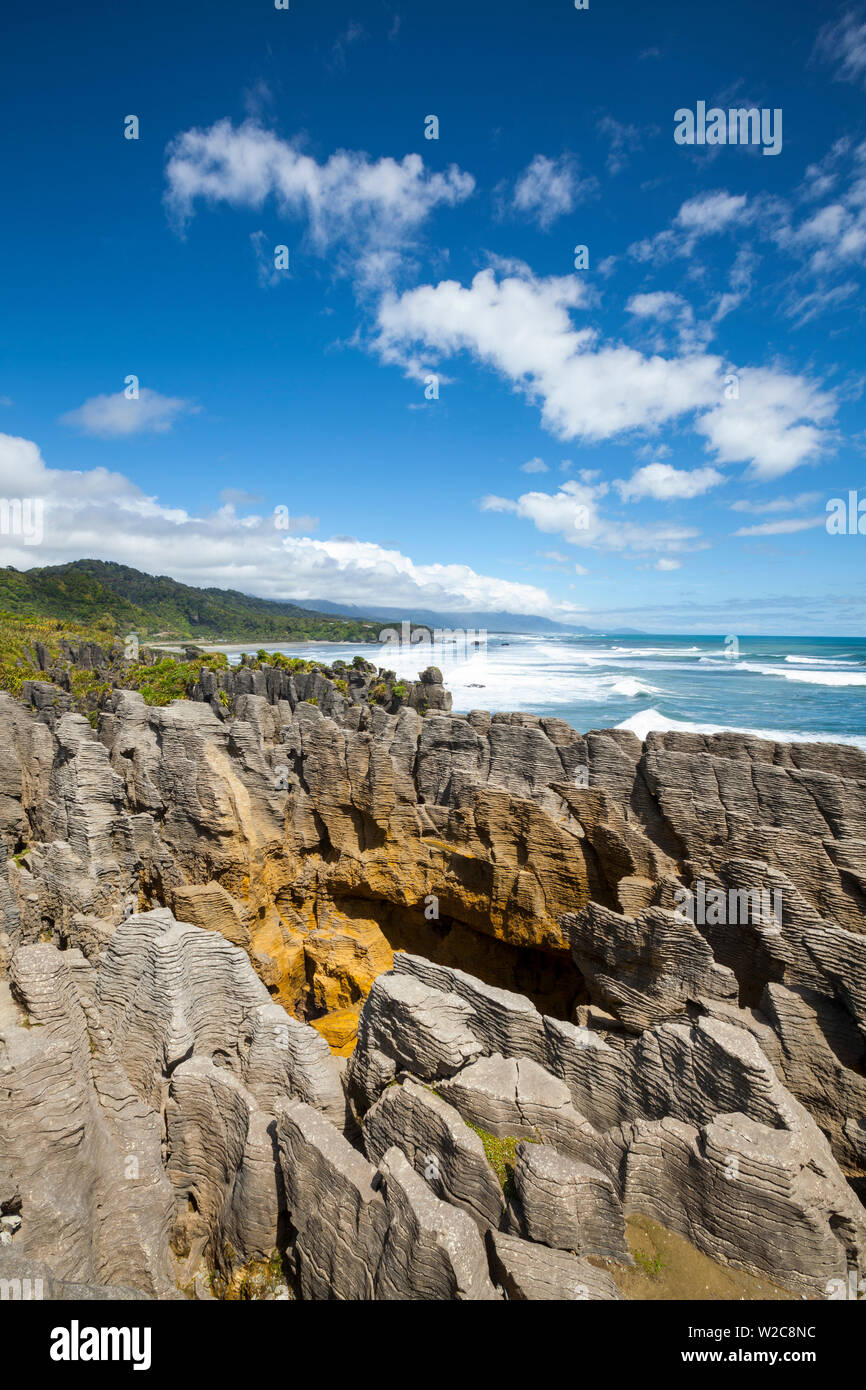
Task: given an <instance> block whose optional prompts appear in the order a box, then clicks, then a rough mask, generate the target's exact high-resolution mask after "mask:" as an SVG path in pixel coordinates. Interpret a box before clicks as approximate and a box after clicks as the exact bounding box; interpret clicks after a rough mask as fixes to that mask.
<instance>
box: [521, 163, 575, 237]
mask: <svg viewBox="0 0 866 1390" xmlns="http://www.w3.org/2000/svg"><path fill="white" fill-rule="evenodd" d="M595 187H596V180H595V179H581V178H579V176H578V172H577V163H576V161H575V159H574V158H573V156H571V155H562V156H560V158H559V159H548V158H547V156H546V155H543V154H537V155H536V156H535V158H534V159H533V160H532V162H531V163H530V164H529V165H528V166H527V167H526V168H525V169H524V171H523V173H522V174H521V175H520V177H519V178H518V179H517V182H516V183H515V185H514V193H513V195H512V199H511V205H512V207H513V208H514V209H515V210H516V211H517V212H520V213H523V214H524V215H526V216H527V217H531V218H532V219H533V221H535V222H537V223H538V225H539V226H540V227H541V228H542V229H543V230H544V231H546V230H547V228H548V227H550V226H551V224H552V223H553V222H555V221H556V219H557V218H558V217H562V216H563V215H564V214H565V213H569V212H572V211H573V210H574V208H575V207H576V206H577V204H578V202H580V201H582V200H583V199H584V198H586V197H588V196H589V195H590V194H591V193H592V192H593V191H594V190H595Z"/></svg>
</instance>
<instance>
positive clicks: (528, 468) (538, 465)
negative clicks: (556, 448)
mask: <svg viewBox="0 0 866 1390" xmlns="http://www.w3.org/2000/svg"><path fill="white" fill-rule="evenodd" d="M520 471H521V473H546V472H547V464H546V463H545V462H544V459H539V458H534V459H530V460H529V462H528V463H522V464H521V465H520Z"/></svg>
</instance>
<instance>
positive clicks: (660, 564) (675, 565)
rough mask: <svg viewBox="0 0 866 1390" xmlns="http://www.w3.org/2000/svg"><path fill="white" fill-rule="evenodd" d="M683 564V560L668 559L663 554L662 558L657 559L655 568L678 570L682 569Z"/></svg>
mask: <svg viewBox="0 0 866 1390" xmlns="http://www.w3.org/2000/svg"><path fill="white" fill-rule="evenodd" d="M682 564H683V562H682V560H668V559H666V558H665V556H662V558H661V559H660V560H656V562H655V566H654V568H655V569H657V570H678V569H682Z"/></svg>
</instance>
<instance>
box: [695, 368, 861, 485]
mask: <svg viewBox="0 0 866 1390" xmlns="http://www.w3.org/2000/svg"><path fill="white" fill-rule="evenodd" d="M738 392H739V394H738V396H737V397H736V399H734V398H731V399H728V398H725V399H723V400H721V401H720V402H719V404H718V405H716V406H715V408H714V409H712V410H710V411H708V412H707V413H706V414H705V415H703V416H701V417H700V419H698V421H697V422H696V426H695V427H696V429H697V430H698V431H699V432H700V433H701V434H704V435H706V436H707V439H708V440H709V442H710V444H711V446H712V448H713V449H714V450H715V452H716V456H717V458H718V460H719V462H720V463H736V462H740V461H741V460H743V459H748V458H750V459H751V467H750V472H751V474H752V475H753V476H754V477H756V478H778V477H781V476H782V474H784V473H789V472H790V471H791V469H792V468H796V467H797V466H798V465H799V464H801V463H805V462H807V461H809V460H814V459H817V458H818V457H819V456H820V455H821V453H822V451H823V450H824V449H826V448H827V447H828V441H827V439H826V437H825V432H824V430H823V429H822V426H825V425H827V424H828V423H829V422H830V420H831V419H832V417H833V414H834V410H835V401H834V399H833V397H832V395H830V393H829V392H826V391H822V390H820V389H819V388H818V387H816V386H815V385H814V384H813V383H812V382H810V381H809V380H808V379H807V378H806V377H803V376H789V375H788V374H786V373H784V372H780V371H777V370H776V369H775V368H769V367H751V368H749V369H747V370H746V369H744V370H743V372H742V373H741V374H740V379H739V387H738Z"/></svg>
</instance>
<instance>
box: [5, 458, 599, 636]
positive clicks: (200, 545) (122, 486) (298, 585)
mask: <svg viewBox="0 0 866 1390" xmlns="http://www.w3.org/2000/svg"><path fill="white" fill-rule="evenodd" d="M0 496H5V497H7V498H11V497H30V498H41V499H42V500H43V503H44V540H43V541H42V544H41V545H39V546H38V547H37V546H33V545H27V544H25V542H24V538H23V537H22V538H18V537H16V536H13V535H3V536H0V562H2V563H3V564H8V565H15V566H16V567H17V568H20V569H27V568H29V567H31V566H32V565H34V564H39V565H52V564H62V563H64V562H66V561H69V560H77V559H81V558H84V557H88V556H96V557H98V558H100V559H105V560H115V561H118V562H119V563H121V564H127V565H132V566H134V567H135V568H136V569H141V570H145V571H147V572H149V573H151V574H166V573H169V574H171V575H172V576H173V577H174V578H175V579H179V580H182V581H183V582H185V583H188V584H195V585H201V586H214V587H216V588H233V589H240V590H241V591H242V592H244V593H252V594H257V595H259V596H261V597H263V598H272V599H286V598H293V599H301V600H307V601H310V602H311V603H312V602H313V601H314V600H315V599H322V598H327V599H332V600H335V601H337V602H344V603H353V604H357V605H359V606H360V607H363V605H364V604H365V603H369V604H371V605H377V606H378V605H383V604H390V605H394V606H396V605H405V606H406V608H407V611H408V610H409V609H411V608H412V607H414V608H438V609H442V610H444V611H453V612H457V611H459V610H461V609H464V610H465V609H466V608H479V609H494V610H507V611H510V612H520V613H530V614H536V615H542V616H561V617H568V616H571V615H572V614H573V613H574V612H576V610H575V609H574V607H573V605H570V604H560V603H556V602H554V601H553V600H552V599H551V598H550V596H549V595H548V594H547V593H546V591H545V590H544V589H541V588H538V587H536V586H535V585H531V584H519V583H514V582H512V581H510V580H503V579H498V578H495V577H493V576H489V575H484V574H479V573H478V572H477V571H475V570H473V569H471V568H470V567H469V566H468V565H461V564H417V563H416V562H415V561H413V560H412V559H411V558H410V557H409V556H407V555H404V554H402V553H401V552H400V551H399V550H398V549H396V548H389V547H387V546H382V545H376V544H373V543H371V542H369V541H363V540H356V539H353V538H351V537H334V538H331V539H329V540H317V539H313V538H312V537H310V536H302V535H295V534H293V533H292V532H293V531H294V530H295V529H296V527H297V526H298V525H300V524H301V523H302V522H303V521H304V520H307V521H309V522H310V523H311V525H314V524H315V518H302V517H296V518H294V525H293V526H292V527H291V528H290V530H289V531H288V532H286V531H284V530H279V529H277V527H276V525H275V519H274V515H273V513H270V514H268V513H264V514H262V515H254V516H243V517H239V516H238V515H237V514H236V512H235V508H234V505H232V504H231V503H228V504H226V505H223V506H221V507H219V508H218V509H217V510H215V511H213V512H210V513H208V514H204V515H200V516H193V515H191V514H190V513H188V512H187V511H185V510H184V509H183V508H179V507H170V506H165V505H164V504H162V503H161V502H160V501H159V500H158V498H156V497H152V496H148V495H147V494H145V493H144V492H142V491H141V489H140V488H139V487H137V486H136V484H134V483H133V482H131V481H130V480H129V479H128V478H126V477H124V476H123V475H122V474H120V473H112V472H109V471H108V470H107V469H105V468H93V469H89V470H87V471H78V470H71V469H59V468H49V467H47V465H46V464H45V462H44V460H43V459H42V456H41V454H40V452H39V449H38V447H37V445H36V444H35V443H33V441H31V440H29V439H20V438H16V437H13V436H11V435H5V434H0Z"/></svg>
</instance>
